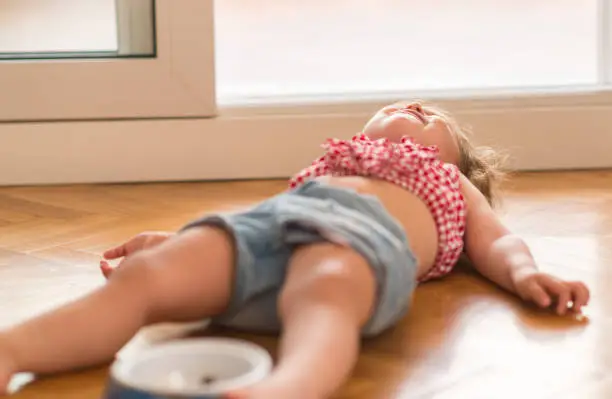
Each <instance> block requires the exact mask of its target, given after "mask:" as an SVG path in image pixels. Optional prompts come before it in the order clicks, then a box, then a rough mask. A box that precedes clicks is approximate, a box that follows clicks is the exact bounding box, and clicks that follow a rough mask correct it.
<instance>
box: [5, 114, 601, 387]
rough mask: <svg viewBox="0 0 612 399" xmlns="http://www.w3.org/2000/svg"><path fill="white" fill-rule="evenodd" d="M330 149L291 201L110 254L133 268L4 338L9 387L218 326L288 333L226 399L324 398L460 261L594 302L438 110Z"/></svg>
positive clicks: (577, 302)
mask: <svg viewBox="0 0 612 399" xmlns="http://www.w3.org/2000/svg"><path fill="white" fill-rule="evenodd" d="M324 150H325V152H324V155H323V156H322V157H321V158H319V159H317V160H316V161H314V162H313V164H312V165H311V166H310V167H308V168H306V169H304V170H303V171H301V172H300V173H299V174H297V175H296V176H295V177H294V178H293V179H291V182H290V189H289V190H288V191H286V192H283V193H281V194H278V195H275V196H273V197H271V198H269V199H267V200H265V201H263V202H261V203H259V204H257V205H255V206H253V207H252V208H250V209H248V210H246V211H243V212H237V213H229V214H211V215H208V216H206V217H203V218H201V219H199V220H195V221H193V222H191V223H189V224H188V225H187V226H185V228H183V229H181V230H180V231H179V232H177V233H144V234H141V235H139V236H137V237H136V238H134V239H132V240H130V241H128V242H126V243H125V244H123V245H121V246H119V247H117V248H114V249H111V250H109V251H107V252H106V253H105V254H104V256H105V258H106V259H107V260H110V259H122V260H121V262H120V264H119V267H118V268H116V269H113V268H111V266H110V265H109V264H108V263H107V262H106V261H103V262H102V264H101V267H102V271H103V272H104V275H105V276H106V277H108V283H107V284H106V285H105V286H104V287H102V288H100V289H98V290H96V291H94V292H91V293H90V294H88V295H86V296H84V297H83V298H81V299H78V300H76V301H74V302H72V303H69V304H67V305H65V306H63V307H60V308H58V309H55V310H53V311H51V312H49V313H47V314H44V315H42V316H39V317H36V318H34V319H32V320H29V321H26V322H25V323H22V324H19V325H16V326H14V327H12V328H10V329H8V330H6V331H2V332H1V333H0V390H2V389H4V388H5V387H6V385H7V383H8V382H9V379H10V377H11V376H12V375H13V374H14V373H16V372H21V371H28V372H34V373H56V372H62V371H65V370H71V369H74V368H81V367H86V366H93V365H99V364H102V363H104V362H108V361H110V360H112V358H113V355H114V354H115V353H116V352H117V351H118V350H119V349H120V348H121V347H122V346H123V345H124V344H126V343H127V342H128V341H129V340H130V339H131V338H132V337H133V336H134V334H135V333H136V332H137V331H138V330H139V329H140V328H141V327H143V326H146V325H149V324H153V323H159V322H181V321H194V320H199V319H203V318H212V319H213V322H215V323H218V324H221V325H225V326H229V327H236V328H241V329H248V330H252V331H261V330H267V331H270V330H276V329H278V330H280V331H282V340H281V348H280V359H279V361H278V364H277V365H276V368H275V370H274V372H273V373H272V374H271V375H270V376H269V378H267V379H266V380H264V381H262V382H261V383H258V384H257V385H255V386H252V387H248V388H246V389H244V390H242V391H239V392H232V393H229V394H228V396H227V397H228V398H265V399H269V398H291V399H301V398H303V399H319V398H327V397H329V396H330V395H331V394H332V393H333V392H335V391H336V390H337V389H338V388H339V387H340V386H341V384H342V383H343V382H344V381H345V380H346V378H347V377H348V376H349V374H350V373H351V370H352V368H353V366H354V365H355V362H356V360H357V357H358V354H359V346H360V338H361V337H362V336H363V337H372V336H375V335H378V334H380V333H381V332H383V331H385V330H387V329H388V328H390V327H392V326H394V325H395V324H396V323H397V322H398V321H399V320H400V319H401V318H402V317H403V316H404V315H405V314H406V312H407V311H408V310H409V307H410V303H411V297H412V294H413V291H414V289H415V287H416V286H417V285H418V284H419V283H423V282H425V281H427V280H430V279H433V278H440V277H443V276H444V275H446V274H448V273H449V272H450V271H451V270H452V269H453V266H455V264H456V263H457V260H458V259H459V257H460V256H461V254H462V253H465V254H466V255H467V256H468V258H469V259H470V260H471V262H472V263H473V265H474V267H475V268H476V269H477V270H478V271H479V272H480V273H481V274H482V275H483V276H485V277H486V278H488V279H490V280H491V281H493V282H494V283H496V284H498V285H499V286H501V287H503V288H505V289H506V290H508V291H510V292H513V293H515V294H516V295H518V296H519V297H520V298H522V299H523V300H525V301H531V302H534V303H535V304H537V305H539V306H541V307H542V308H548V307H554V309H555V310H556V312H557V313H558V314H559V315H563V314H565V313H566V312H567V311H568V308H573V309H569V311H576V312H580V310H581V308H582V307H583V306H585V305H586V304H587V303H588V301H589V291H588V289H587V287H586V286H585V285H584V284H582V283H581V282H574V281H563V280H561V279H559V278H556V277H554V276H551V275H549V274H546V273H542V272H540V271H538V269H537V267H536V265H535V263H534V259H533V257H532V255H531V254H530V252H529V249H528V248H527V246H526V245H525V243H524V242H523V241H522V240H521V239H520V238H519V237H517V236H516V235H514V234H512V233H511V232H510V231H508V229H507V228H506V227H504V225H503V224H502V223H501V222H500V221H499V219H498V218H497V217H496V215H495V213H494V212H493V210H492V207H491V203H492V202H493V199H494V194H495V182H496V178H497V177H498V170H497V169H496V168H497V164H496V157H495V153H493V152H492V151H490V150H486V149H482V148H479V147H475V146H474V145H473V144H472V143H471V142H470V141H469V139H468V137H467V136H466V135H465V134H464V132H462V130H461V129H460V128H459V127H458V126H457V124H456V123H455V121H454V120H453V119H452V118H451V117H450V116H449V115H447V114H445V113H443V112H442V111H441V110H438V109H436V108H433V107H426V106H422V105H421V104H420V103H416V102H415V103H402V104H393V105H389V106H387V107H384V108H383V109H381V110H380V111H378V112H377V113H376V114H375V115H374V116H373V117H372V119H371V120H370V121H369V122H368V123H367V124H366V126H365V127H364V129H363V132H362V134H360V135H358V136H356V137H354V138H353V139H352V140H338V139H334V140H329V141H328V142H326V143H325V144H324ZM570 303H571V306H568V304H570ZM329 353H333V354H334V356H329Z"/></svg>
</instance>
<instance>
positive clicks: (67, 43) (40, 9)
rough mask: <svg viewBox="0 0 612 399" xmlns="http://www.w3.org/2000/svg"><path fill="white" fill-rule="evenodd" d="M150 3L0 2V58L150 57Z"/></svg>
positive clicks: (95, 0) (85, 0) (107, 0)
mask: <svg viewBox="0 0 612 399" xmlns="http://www.w3.org/2000/svg"><path fill="white" fill-rule="evenodd" d="M153 4H154V0H79V1H74V0H1V5H2V7H1V8H0V58H4V59H23V58H58V57H117V56H135V55H138V56H143V55H144V56H152V55H154V48H153V43H154V41H155V40H154V36H153V35H154V21H153V17H154V13H153ZM135 43H137V44H138V45H137V46H136V45H134V44H135Z"/></svg>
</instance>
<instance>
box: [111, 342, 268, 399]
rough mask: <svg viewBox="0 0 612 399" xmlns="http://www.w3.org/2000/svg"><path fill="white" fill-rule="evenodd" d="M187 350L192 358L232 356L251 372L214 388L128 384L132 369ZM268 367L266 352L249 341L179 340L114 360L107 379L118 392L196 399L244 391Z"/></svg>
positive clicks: (265, 371) (257, 379)
mask: <svg viewBox="0 0 612 399" xmlns="http://www.w3.org/2000/svg"><path fill="white" fill-rule="evenodd" d="M187 350H188V351H189V353H190V354H191V355H194V356H197V353H198V351H200V352H201V353H202V355H204V356H205V355H206V353H214V354H223V353H227V354H233V355H234V356H239V357H243V358H244V359H246V360H248V361H250V363H251V365H252V366H253V368H252V370H250V371H249V372H248V373H246V374H244V375H241V376H239V377H236V378H234V379H230V380H228V381H227V382H224V383H220V384H216V385H215V387H214V388H206V387H198V388H195V389H193V388H192V389H180V390H176V389H172V388H170V387H168V388H162V387H159V386H158V385H155V384H154V383H153V384H150V385H149V384H142V383H134V381H130V377H129V375H130V371H131V370H133V368H134V367H136V366H138V365H140V364H142V363H145V362H147V361H150V360H152V359H159V358H163V356H164V354H166V353H185V352H186V351H187ZM272 364H273V362H272V357H271V356H270V354H269V353H268V351H267V350H265V349H264V348H263V347H261V346H259V345H256V344H254V343H252V342H249V341H245V340H238V339H232V338H183V339H177V340H172V341H167V342H163V343H160V344H156V345H153V346H151V347H149V348H147V349H144V350H142V351H139V352H138V353H135V354H133V355H130V356H127V357H126V358H122V359H118V360H116V361H115V362H114V363H113V364H112V366H111V370H110V378H111V379H112V380H114V381H115V382H116V383H117V384H119V385H120V386H122V387H123V388H122V389H126V390H130V389H133V390H136V391H143V392H147V393H151V394H154V395H170V396H172V395H173V396H177V395H179V396H198V395H205V394H206V395H210V394H222V393H226V392H227V391H228V390H233V389H240V388H244V387H246V386H248V385H251V384H254V383H257V382H258V381H260V380H262V379H263V378H265V377H266V376H267V375H268V374H269V373H270V372H271V371H272Z"/></svg>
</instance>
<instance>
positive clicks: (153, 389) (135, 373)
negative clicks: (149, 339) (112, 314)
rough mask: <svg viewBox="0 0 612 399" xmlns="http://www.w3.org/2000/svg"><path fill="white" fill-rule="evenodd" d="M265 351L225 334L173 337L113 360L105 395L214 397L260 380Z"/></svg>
mask: <svg viewBox="0 0 612 399" xmlns="http://www.w3.org/2000/svg"><path fill="white" fill-rule="evenodd" d="M271 370H272V358H271V357H270V355H269V354H268V352H267V351H266V350H265V349H263V348H261V347H259V346H257V345H254V344H252V343H248V342H245V341H240V340H234V339H223V338H194V339H185V340H177V341H173V342H169V343H164V344H160V345H156V346H153V347H151V348H149V349H146V350H143V351H142V352H140V353H138V354H136V355H133V356H130V357H128V358H126V359H121V360H118V361H116V362H115V363H114V364H113V365H112V366H111V370H110V378H109V381H108V384H107V387H106V391H105V393H104V396H103V398H104V399H178V398H189V399H196V398H197V399H216V398H221V395H222V394H223V393H226V392H228V391H231V390H235V389H237V388H243V387H246V386H249V385H252V384H254V383H257V382H258V381H261V380H262V379H264V378H265V377H266V376H267V375H268V374H269V373H270V372H271Z"/></svg>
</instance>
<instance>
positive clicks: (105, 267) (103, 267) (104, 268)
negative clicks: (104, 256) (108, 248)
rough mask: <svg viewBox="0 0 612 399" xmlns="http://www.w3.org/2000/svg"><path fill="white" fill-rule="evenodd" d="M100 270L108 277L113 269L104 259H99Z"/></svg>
mask: <svg viewBox="0 0 612 399" xmlns="http://www.w3.org/2000/svg"><path fill="white" fill-rule="evenodd" d="M100 270H101V271H102V275H104V278H106V279H108V278H109V277H110V276H111V274H112V273H113V271H114V270H113V267H112V266H111V265H110V264H109V263H108V262H107V261H105V260H102V261H100Z"/></svg>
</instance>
